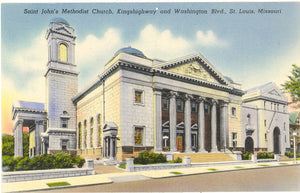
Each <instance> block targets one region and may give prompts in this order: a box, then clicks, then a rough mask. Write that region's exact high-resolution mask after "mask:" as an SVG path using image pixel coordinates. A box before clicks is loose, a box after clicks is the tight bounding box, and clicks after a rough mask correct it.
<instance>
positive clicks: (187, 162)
mask: <svg viewBox="0 0 300 193" xmlns="http://www.w3.org/2000/svg"><path fill="white" fill-rule="evenodd" d="M133 161H134V158H126V171H128V172H138V171H147V170H165V169H174V168H176V169H177V168H189V167H192V164H191V159H190V157H189V156H185V157H183V160H182V162H183V163H182V164H181V163H174V164H148V165H134V163H133Z"/></svg>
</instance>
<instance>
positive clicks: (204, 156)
mask: <svg viewBox="0 0 300 193" xmlns="http://www.w3.org/2000/svg"><path fill="white" fill-rule="evenodd" d="M173 156H174V159H177V158H178V157H180V158H183V157H184V156H190V157H191V162H192V163H199V162H222V161H235V159H234V158H232V157H231V156H230V155H229V154H226V153H182V154H173Z"/></svg>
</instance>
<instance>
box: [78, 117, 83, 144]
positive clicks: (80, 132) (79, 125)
mask: <svg viewBox="0 0 300 193" xmlns="http://www.w3.org/2000/svg"><path fill="white" fill-rule="evenodd" d="M81 127H82V126H81V122H80V123H79V124H78V149H81V142H82V139H81V136H82V131H81V129H82V128H81Z"/></svg>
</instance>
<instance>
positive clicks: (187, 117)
mask: <svg viewBox="0 0 300 193" xmlns="http://www.w3.org/2000/svg"><path fill="white" fill-rule="evenodd" d="M191 98H192V96H191V95H188V94H186V95H185V105H184V128H185V135H184V136H185V152H186V153H191V152H192V140H191V137H192V136H191Z"/></svg>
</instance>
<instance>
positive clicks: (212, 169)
mask: <svg viewBox="0 0 300 193" xmlns="http://www.w3.org/2000/svg"><path fill="white" fill-rule="evenodd" d="M208 170H211V171H216V170H217V169H216V168H208Z"/></svg>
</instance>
